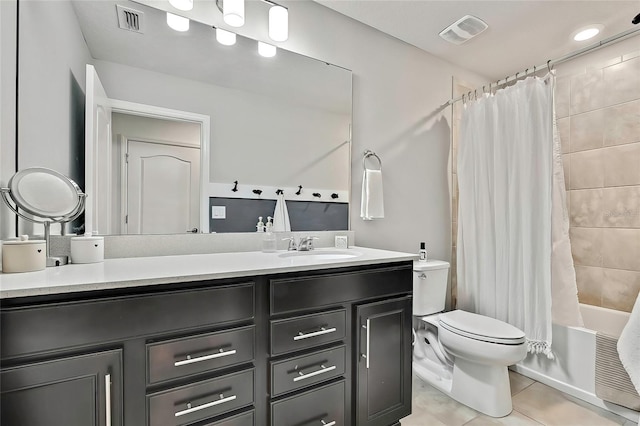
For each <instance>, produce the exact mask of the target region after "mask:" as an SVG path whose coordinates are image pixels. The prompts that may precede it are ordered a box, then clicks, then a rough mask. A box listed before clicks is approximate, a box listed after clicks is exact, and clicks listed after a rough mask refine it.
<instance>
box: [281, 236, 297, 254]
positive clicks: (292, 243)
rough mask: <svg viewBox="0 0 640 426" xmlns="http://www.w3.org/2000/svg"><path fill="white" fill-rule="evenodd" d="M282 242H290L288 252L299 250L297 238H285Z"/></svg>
mask: <svg viewBox="0 0 640 426" xmlns="http://www.w3.org/2000/svg"><path fill="white" fill-rule="evenodd" d="M282 241H289V247H287V250H288V251H296V250H298V243H296V237H287V238H283V239H282Z"/></svg>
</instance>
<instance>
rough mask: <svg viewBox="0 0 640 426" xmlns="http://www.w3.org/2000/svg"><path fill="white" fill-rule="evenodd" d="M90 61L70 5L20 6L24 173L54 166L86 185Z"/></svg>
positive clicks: (23, 3)
mask: <svg viewBox="0 0 640 426" xmlns="http://www.w3.org/2000/svg"><path fill="white" fill-rule="evenodd" d="M88 63H91V56H90V54H89V50H88V49H87V46H86V44H85V42H84V38H83V36H82V32H81V31H80V27H79V26H78V24H77V20H76V16H75V12H74V11H73V8H72V7H71V4H70V3H69V2H62V1H50V2H46V1H45V2H43V1H37V2H29V1H21V2H20V81H19V94H20V107H19V112H20V114H19V117H18V119H19V120H20V121H19V124H18V129H19V140H20V142H19V153H18V156H19V164H18V166H19V168H20V169H23V168H26V167H34V166H45V167H49V168H52V169H55V170H57V171H59V172H60V173H62V174H65V175H67V176H69V177H71V178H72V179H73V180H75V181H76V182H78V184H80V186H81V187H82V186H84V185H83V184H84V154H83V153H84V87H85V65H86V64H88ZM43 68H44V69H46V72H43ZM26 105H28V106H29V107H25V106H26Z"/></svg>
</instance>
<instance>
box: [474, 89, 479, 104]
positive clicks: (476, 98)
mask: <svg viewBox="0 0 640 426" xmlns="http://www.w3.org/2000/svg"><path fill="white" fill-rule="evenodd" d="M473 96H474V98H475V100H476V101H477V100H478V89H475V90H474V91H473Z"/></svg>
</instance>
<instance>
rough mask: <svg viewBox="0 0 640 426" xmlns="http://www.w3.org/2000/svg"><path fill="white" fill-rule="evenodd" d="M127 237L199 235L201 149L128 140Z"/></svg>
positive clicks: (125, 227)
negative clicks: (142, 235) (137, 235)
mask: <svg viewBox="0 0 640 426" xmlns="http://www.w3.org/2000/svg"><path fill="white" fill-rule="evenodd" d="M126 194H127V195H126V207H125V208H126V209H127V211H126V212H125V224H124V229H125V230H126V231H125V232H126V233H127V234H167V233H172V234H176V233H185V232H198V231H199V229H198V227H199V226H200V200H199V197H200V149H199V148H195V147H186V146H177V145H166V144H160V143H152V142H142V141H136V140H128V141H127V147H126Z"/></svg>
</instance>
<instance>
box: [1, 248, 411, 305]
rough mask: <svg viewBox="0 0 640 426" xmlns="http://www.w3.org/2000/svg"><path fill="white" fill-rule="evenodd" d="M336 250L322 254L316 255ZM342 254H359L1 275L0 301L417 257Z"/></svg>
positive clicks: (134, 262)
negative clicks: (351, 255) (322, 257)
mask: <svg viewBox="0 0 640 426" xmlns="http://www.w3.org/2000/svg"><path fill="white" fill-rule="evenodd" d="M335 250H336V249H316V250H315V252H316V253H321V252H323V251H335ZM340 251H342V252H349V253H354V254H356V253H357V254H359V255H358V256H357V257H349V258H345V259H321V260H318V259H317V256H314V257H313V258H312V257H306V256H304V254H303V255H299V256H293V257H288V258H283V257H280V255H281V254H283V253H287V252H284V251H278V252H276V253H262V252H255V251H253V252H238V253H215V254H193V255H181V256H157V257H135V258H123V259H107V260H105V261H104V262H103V263H92V264H84V265H81V264H78V265H73V264H71V265H64V266H60V267H52V268H46V269H45V270H43V271H37V272H24V273H16V274H2V273H0V299H7V298H14V297H25V296H39V295H47V294H61V293H72V292H77V291H93V290H106V289H116V288H126V287H139V286H146V285H156V284H168V283H177V282H188V281H199V280H209V279H219V278H232V277H242V276H253V275H267V274H276V273H282V272H295V271H312V270H318V269H328V268H343V267H349V266H360V265H373V264H379V263H387V262H400V261H405V260H415V259H416V258H417V256H416V255H415V254H411V253H401V252H395V251H387V250H378V249H371V248H365V247H350V248H349V249H342V250H340ZM308 253H313V252H308Z"/></svg>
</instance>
